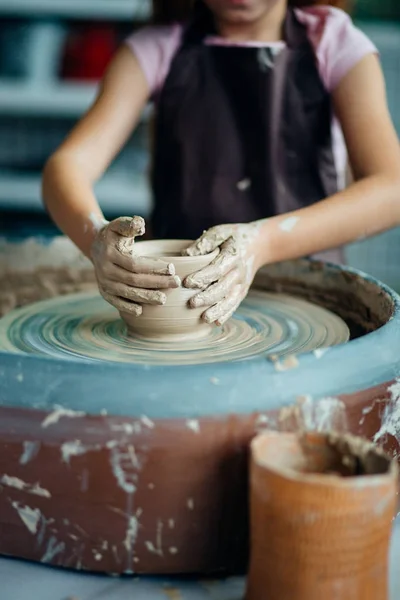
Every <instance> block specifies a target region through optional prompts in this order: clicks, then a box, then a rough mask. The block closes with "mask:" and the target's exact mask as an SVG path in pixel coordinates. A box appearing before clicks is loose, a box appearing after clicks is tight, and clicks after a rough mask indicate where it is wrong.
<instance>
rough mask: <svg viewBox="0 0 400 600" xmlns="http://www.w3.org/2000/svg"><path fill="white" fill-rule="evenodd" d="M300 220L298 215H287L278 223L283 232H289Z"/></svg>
mask: <svg viewBox="0 0 400 600" xmlns="http://www.w3.org/2000/svg"><path fill="white" fill-rule="evenodd" d="M299 221H300V218H299V217H287V219H284V220H283V221H281V222H280V223H279V229H280V230H281V231H284V232H285V233H290V232H291V231H293V229H294V228H295V227H296V225H297V223H298V222H299Z"/></svg>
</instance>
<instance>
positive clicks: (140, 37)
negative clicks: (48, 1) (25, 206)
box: [43, 0, 400, 324]
mask: <svg viewBox="0 0 400 600" xmlns="http://www.w3.org/2000/svg"><path fill="white" fill-rule="evenodd" d="M303 4H304V3H303V2H301V1H300V0H292V1H291V0H289V2H288V1H287V0H200V1H196V2H194V3H192V2H191V1H190V0H180V1H178V0H176V1H175V2H174V1H173V0H163V1H161V2H157V1H155V6H154V9H155V11H154V14H155V19H156V21H157V23H156V25H154V26H152V27H148V28H146V29H143V30H141V31H139V32H138V33H135V34H133V35H132V36H131V37H129V38H128V39H127V40H126V43H125V44H124V45H123V46H122V47H121V49H120V50H119V52H118V53H117V55H116V57H115V59H114V61H113V62H112V64H111V66H110V67H109V69H108V72H107V73H106V75H105V77H104V80H103V83H102V86H101V90H100V93H99V96H98V98H97V100H96V102H95V104H94V106H93V107H92V108H91V110H90V111H89V112H88V114H87V115H86V116H85V117H84V118H83V119H82V121H81V122H80V123H79V124H78V125H77V127H76V128H75V129H74V131H73V132H72V133H71V135H70V136H69V137H68V139H67V140H66V141H65V142H64V143H63V144H62V146H61V147H60V148H59V149H58V150H57V151H56V153H55V154H54V155H53V156H52V157H51V158H50V160H49V161H48V164H47V165H46V168H45V172H44V184H43V195H44V200H45V203H46V206H47V208H48V210H49V212H50V214H51V216H52V217H53V219H54V221H55V222H56V223H57V225H58V226H59V227H60V229H61V230H63V231H64V232H65V233H66V234H67V235H68V236H70V238H71V239H72V240H73V241H74V242H75V244H76V245H77V246H78V247H79V248H80V249H81V250H82V251H83V252H84V253H85V254H86V255H87V256H88V257H90V258H91V260H92V261H93V264H94V267H95V270H96V274H97V280H98V284H99V289H100V292H101V294H102V295H103V297H104V298H105V299H106V300H107V301H109V302H110V303H111V304H113V305H114V306H115V307H116V308H118V310H120V311H127V312H129V313H131V314H134V315H137V316H139V315H140V314H141V310H142V308H141V305H142V304H143V303H155V304H163V303H164V302H165V301H166V296H165V293H164V292H163V291H162V290H163V289H166V288H170V287H176V286H179V285H184V286H186V287H191V288H198V289H199V290H200V291H199V293H198V294H197V295H196V296H195V297H194V299H192V306H196V307H198V306H205V305H207V306H211V308H209V309H208V310H206V311H205V312H204V315H203V318H204V319H205V320H206V321H208V322H216V323H218V324H222V323H224V322H225V321H226V320H227V319H228V318H229V317H230V316H231V315H232V313H233V312H234V311H235V309H236V308H237V307H238V305H239V304H240V302H241V301H242V299H243V298H244V297H245V296H246V294H247V292H248V289H249V286H250V285H251V282H252V280H253V278H254V275H255V273H256V271H257V270H258V269H259V268H260V267H261V266H263V265H266V264H268V263H272V262H276V261H283V260H288V259H294V258H297V257H301V256H307V255H315V254H317V253H319V252H322V251H325V250H329V249H334V248H338V247H340V246H342V245H344V244H347V243H349V242H352V241H353V240H356V239H359V238H362V237H365V236H370V235H374V234H377V233H379V232H382V231H384V230H386V229H388V228H391V227H394V226H396V225H399V224H400V148H399V143H398V139H397V136H396V133H395V131H394V128H393V125H392V123H391V120H390V116H389V112H388V108H387V103H386V97H385V86H384V81H383V77H382V72H381V68H380V65H379V62H378V58H377V53H376V49H375V48H374V46H373V44H372V43H371V42H370V41H369V40H368V39H367V38H366V37H365V35H364V34H363V33H361V31H359V30H358V29H356V28H355V27H354V26H353V24H352V22H351V20H350V18H349V17H348V16H347V15H346V13H345V12H343V11H342V10H340V9H339V8H337V7H334V6H319V5H318V6H317V4H319V3H318V2H314V3H312V4H313V6H303ZM330 4H331V5H338V4H339V2H331V3H330ZM149 99H153V100H155V102H156V106H157V116H156V121H155V147H154V156H153V166H152V189H153V196H154V211H153V214H152V222H151V225H152V233H153V235H154V236H156V237H161V238H167V237H177V238H190V239H196V238H197V241H196V242H194V243H193V245H192V246H190V247H189V248H188V250H187V252H188V254H191V255H194V254H204V253H208V252H210V251H212V250H213V249H214V248H216V247H219V248H220V253H219V255H218V257H217V258H216V259H215V261H214V262H213V264H212V265H210V266H209V267H207V268H206V269H203V270H202V271H200V272H198V273H195V274H193V275H192V276H190V277H188V278H187V279H186V280H185V281H184V282H180V281H179V280H178V279H177V277H175V276H174V271H173V266H172V265H168V264H166V263H164V262H158V261H154V260H147V259H135V257H134V255H133V254H132V245H133V243H134V238H135V236H138V235H142V234H143V233H144V222H143V220H142V219H140V218H138V217H135V218H133V219H130V218H126V217H125V218H120V219H116V220H115V221H113V222H111V223H108V222H106V221H105V219H104V217H103V215H102V213H101V210H100V208H99V206H98V203H97V201H96V198H95V196H94V193H93V189H92V187H93V183H94V182H95V181H96V180H97V179H98V178H99V177H100V176H101V175H102V174H103V172H104V171H105V169H106V168H107V166H108V165H109V164H110V162H111V161H112V159H113V157H114V156H115V155H116V154H117V152H118V151H119V150H120V148H121V146H122V145H123V144H124V143H125V141H126V140H127V138H128V137H129V136H130V134H131V132H132V130H133V129H134V128H135V125H136V123H137V122H138V119H139V116H140V113H141V111H142V109H143V107H144V106H145V104H146V102H147V101H148V100H149ZM347 151H348V157H347ZM348 161H349V163H350V165H351V169H352V174H353V177H354V182H353V183H352V184H351V185H349V186H348V187H347V188H346V187H345V173H346V165H347V162H348ZM202 232H204V233H202ZM201 234H202V235H201ZM199 236H200V237H199ZM336 258H338V257H337V253H336Z"/></svg>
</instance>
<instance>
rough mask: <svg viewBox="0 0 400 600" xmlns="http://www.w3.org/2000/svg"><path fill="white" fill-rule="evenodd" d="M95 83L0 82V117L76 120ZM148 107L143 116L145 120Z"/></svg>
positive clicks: (89, 101) (93, 95)
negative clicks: (69, 118)
mask: <svg viewBox="0 0 400 600" xmlns="http://www.w3.org/2000/svg"><path fill="white" fill-rule="evenodd" d="M97 87H98V86H97V85H96V84H84V83H82V84H80V83H63V82H55V83H53V84H44V85H40V84H38V83H36V82H32V83H31V82H29V81H28V82H11V81H10V80H6V79H0V114H1V115H13V116H16V115H23V116H46V117H48V116H51V117H71V118H75V117H79V116H80V115H82V113H84V112H85V111H86V110H87V109H88V108H89V107H90V106H91V104H92V103H93V101H94V100H95V98H96V93H97ZM149 112H150V107H147V108H146V110H145V111H144V113H143V118H147V117H148V115H149Z"/></svg>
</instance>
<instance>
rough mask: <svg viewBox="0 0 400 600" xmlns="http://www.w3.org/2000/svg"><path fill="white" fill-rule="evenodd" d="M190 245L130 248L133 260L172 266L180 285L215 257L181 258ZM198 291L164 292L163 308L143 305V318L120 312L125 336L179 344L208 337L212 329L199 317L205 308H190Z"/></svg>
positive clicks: (166, 243) (152, 244)
mask: <svg viewBox="0 0 400 600" xmlns="http://www.w3.org/2000/svg"><path fill="white" fill-rule="evenodd" d="M189 244H190V240H158V241H146V242H136V243H135V245H134V247H133V252H134V253H135V256H142V257H154V258H159V259H162V260H163V261H164V262H165V263H171V264H172V265H173V267H174V274H175V276H177V277H179V278H180V280H181V281H183V280H184V279H185V278H186V277H187V276H188V275H191V274H193V273H195V272H196V271H199V270H201V269H202V268H204V267H206V266H207V265H209V264H210V263H211V262H212V261H213V260H214V259H215V258H216V257H217V256H218V252H219V250H215V251H214V252H212V253H211V254H207V255H206V256H193V257H192V256H182V252H183V251H184V249H185V248H187V247H188V245H189ZM199 291H200V290H193V289H186V288H185V287H183V286H180V287H178V288H175V289H167V290H163V292H164V293H165V295H166V302H165V304H164V305H161V306H157V305H150V304H143V305H142V314H141V315H140V316H138V317H137V316H135V315H134V314H131V313H127V312H120V315H121V318H122V319H123V321H124V322H125V323H126V326H127V330H128V335H129V336H131V337H140V338H144V339H157V340H170V341H177V342H179V341H180V340H182V339H193V338H198V337H203V336H206V335H207V334H209V332H210V330H211V329H212V328H214V327H215V326H214V325H210V324H208V323H206V322H205V321H204V320H203V319H202V318H201V315H202V314H203V312H204V311H205V310H206V309H207V306H203V307H200V308H191V307H189V301H190V299H191V298H192V297H193V296H195V295H196V294H197V293H199Z"/></svg>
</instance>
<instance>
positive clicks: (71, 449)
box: [61, 440, 88, 463]
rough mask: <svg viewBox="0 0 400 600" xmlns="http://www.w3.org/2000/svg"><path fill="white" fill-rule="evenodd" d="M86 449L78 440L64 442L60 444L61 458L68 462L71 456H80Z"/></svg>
mask: <svg viewBox="0 0 400 600" xmlns="http://www.w3.org/2000/svg"><path fill="white" fill-rule="evenodd" d="M87 450H88V449H87V448H86V447H85V446H84V445H83V444H82V442H81V441H80V440H74V441H71V442H64V444H62V446H61V456H62V460H63V462H65V463H69V461H70V458H71V456H82V454H85V453H86V452H87Z"/></svg>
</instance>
